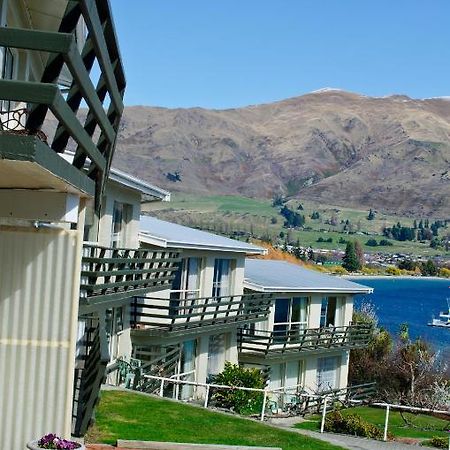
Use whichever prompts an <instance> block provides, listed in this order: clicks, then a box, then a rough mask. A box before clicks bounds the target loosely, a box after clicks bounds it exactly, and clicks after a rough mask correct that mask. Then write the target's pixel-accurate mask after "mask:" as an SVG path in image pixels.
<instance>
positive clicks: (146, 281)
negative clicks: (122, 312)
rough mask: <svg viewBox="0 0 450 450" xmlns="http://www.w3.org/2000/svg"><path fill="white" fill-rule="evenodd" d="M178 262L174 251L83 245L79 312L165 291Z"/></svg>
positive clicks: (168, 286)
mask: <svg viewBox="0 0 450 450" xmlns="http://www.w3.org/2000/svg"><path fill="white" fill-rule="evenodd" d="M179 261H180V258H179V254H178V253H176V252H162V251H151V250H142V249H127V248H109V247H101V246H98V245H93V244H87V243H85V244H84V246H83V257H82V269H81V290H80V309H81V311H82V312H83V313H86V312H90V311H92V310H95V309H96V308H98V306H99V305H112V304H114V303H117V302H122V301H123V300H126V299H129V298H130V297H134V296H142V295H146V294H148V293H150V292H155V291H159V290H163V289H168V288H170V286H171V282H172V280H173V278H174V276H175V271H176V269H177V264H178V262H179Z"/></svg>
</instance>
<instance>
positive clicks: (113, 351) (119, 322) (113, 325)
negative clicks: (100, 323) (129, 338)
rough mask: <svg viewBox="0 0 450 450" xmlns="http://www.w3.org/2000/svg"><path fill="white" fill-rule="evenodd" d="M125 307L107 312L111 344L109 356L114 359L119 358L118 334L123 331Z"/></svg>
mask: <svg viewBox="0 0 450 450" xmlns="http://www.w3.org/2000/svg"><path fill="white" fill-rule="evenodd" d="M123 327H124V325H123V307H119V308H111V309H107V310H106V315H105V328H106V337H107V339H108V343H109V354H110V356H111V358H112V359H115V358H117V356H118V350H119V341H118V333H120V332H121V331H123Z"/></svg>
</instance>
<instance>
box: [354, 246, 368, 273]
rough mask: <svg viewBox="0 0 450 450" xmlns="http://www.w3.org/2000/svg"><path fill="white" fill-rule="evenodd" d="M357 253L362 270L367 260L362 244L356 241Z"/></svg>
mask: <svg viewBox="0 0 450 450" xmlns="http://www.w3.org/2000/svg"><path fill="white" fill-rule="evenodd" d="M355 253H356V257H357V258H358V262H359V265H360V268H361V267H363V266H364V264H365V263H366V260H365V259H364V250H363V248H362V245H361V242H359V241H355Z"/></svg>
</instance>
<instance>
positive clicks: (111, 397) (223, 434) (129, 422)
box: [86, 391, 340, 450]
mask: <svg viewBox="0 0 450 450" xmlns="http://www.w3.org/2000/svg"><path fill="white" fill-rule="evenodd" d="M117 439H130V440H149V441H151V440H153V441H163V442H189V443H197V444H224V445H226V444H228V445H249V446H251V445H253V446H257V445H259V446H268V447H271V446H272V447H281V448H282V449H283V450H297V449H317V450H332V449H339V448H340V447H336V446H334V445H331V444H328V443H327V442H323V441H319V440H316V439H312V438H309V437H307V436H301V435H299V434H295V433H292V432H289V431H284V430H278V429H276V428H273V427H269V426H267V425H264V424H261V423H258V422H255V421H251V420H247V419H240V418H238V417H233V416H228V415H224V414H220V413H214V412H211V411H208V410H205V409H202V408H196V407H193V406H189V405H185V404H182V403H176V402H171V401H167V400H162V399H158V398H153V397H148V396H143V395H139V394H134V393H128V392H120V391H103V392H102V394H101V399H100V403H99V405H98V407H97V412H96V423H95V425H94V426H93V427H92V428H91V429H90V430H89V433H88V435H87V436H86V440H87V442H89V443H94V442H97V443H106V444H114V443H115V442H116V440H117Z"/></svg>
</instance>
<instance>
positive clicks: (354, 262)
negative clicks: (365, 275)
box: [342, 241, 361, 272]
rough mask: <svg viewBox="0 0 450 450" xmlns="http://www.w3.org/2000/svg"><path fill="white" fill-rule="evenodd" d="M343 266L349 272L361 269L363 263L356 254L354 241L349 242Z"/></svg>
mask: <svg viewBox="0 0 450 450" xmlns="http://www.w3.org/2000/svg"><path fill="white" fill-rule="evenodd" d="M342 267H343V268H344V269H346V270H348V271H349V272H356V271H357V270H360V269H361V264H360V262H359V260H358V256H357V255H356V251H355V243H354V242H351V241H349V242H347V246H346V247H345V255H344V258H343V264H342Z"/></svg>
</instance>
